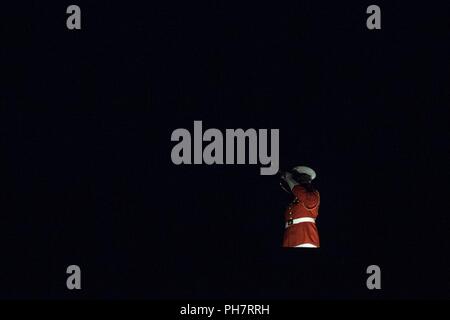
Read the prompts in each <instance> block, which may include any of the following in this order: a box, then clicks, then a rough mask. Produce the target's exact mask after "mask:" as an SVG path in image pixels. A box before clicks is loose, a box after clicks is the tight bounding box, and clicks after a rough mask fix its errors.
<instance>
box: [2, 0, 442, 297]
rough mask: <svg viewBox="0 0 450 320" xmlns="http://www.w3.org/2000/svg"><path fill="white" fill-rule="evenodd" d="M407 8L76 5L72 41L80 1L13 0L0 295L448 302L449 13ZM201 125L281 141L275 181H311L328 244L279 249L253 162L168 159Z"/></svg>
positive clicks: (5, 92)
mask: <svg viewBox="0 0 450 320" xmlns="http://www.w3.org/2000/svg"><path fill="white" fill-rule="evenodd" d="M407 3H408V2H406V1H403V2H400V1H389V2H388V3H386V2H385V1H378V2H377V4H378V5H379V6H380V7H381V9H382V30H379V31H369V30H367V28H366V27H365V20H366V17H367V15H366V14H365V10H366V8H367V6H368V5H370V4H372V3H371V2H368V1H362V2H360V3H359V4H345V5H344V4H342V3H341V2H339V3H335V2H332V1H298V2H295V3H292V2H291V1H289V2H279V1H277V2H275V1H274V2H263V3H260V2H254V3H253V4H247V5H243V4H242V3H240V4H230V3H228V1H214V2H208V3H197V4H194V3H191V2H181V1H180V2H171V1H169V2H167V1H164V2H161V3H153V1H151V2H148V4H147V5H143V4H135V3H132V2H129V1H127V2H118V3H117V4H107V5H106V4H105V1H103V2H102V3H100V2H99V3H96V4H92V3H88V2H87V1H77V4H78V5H79V6H80V7H81V10H82V30H80V31H75V32H73V31H68V30H67V29H66V27H65V20H66V16H67V15H66V14H65V9H66V7H67V6H68V5H69V4H72V3H69V2H67V3H65V2H61V3H58V4H51V5H50V4H41V3H38V2H34V3H33V4H29V5H24V3H23V1H20V3H17V4H15V5H11V4H9V5H8V6H10V7H9V8H4V10H2V13H1V19H0V24H1V31H0V32H1V39H2V41H1V42H2V43H1V51H0V57H1V59H0V60H1V69H0V70H1V73H0V74H1V76H0V81H1V83H0V85H1V90H0V130H1V136H0V148H1V151H0V152H1V154H2V165H1V166H0V175H1V179H0V186H1V191H2V192H1V193H0V228H1V233H0V234H1V236H0V237H1V238H0V239H1V240H2V241H1V245H0V248H1V249H2V250H1V251H2V256H3V258H2V259H1V260H2V261H1V263H0V283H1V286H0V297H2V298H72V297H75V298H80V297H81V298H286V299H297V298H302V299H304V298H450V289H449V288H450V276H449V275H450V261H449V253H448V252H449V250H450V247H449V242H448V238H447V233H448V230H449V227H450V221H449V218H448V213H449V210H448V205H447V203H446V201H447V200H448V190H449V189H448V182H447V181H448V178H449V177H448V159H449V157H448V141H449V132H448V119H449V117H448V116H449V112H448V105H449V98H450V97H449V92H450V90H449V87H450V76H449V75H450V63H449V53H450V47H449V43H450V42H449V40H450V39H449V38H450V30H449V21H450V5H448V4H447V5H444V4H442V3H441V4H440V5H435V4H431V3H428V2H427V3H426V4H421V5H420V6H415V5H413V4H409V5H406V4H407ZM2 8H3V4H2ZM194 120H202V121H203V125H204V127H205V128H211V127H214V128H219V129H221V130H225V128H244V129H246V128H278V129H280V162H281V167H282V168H290V167H291V166H293V165H299V164H307V165H310V166H312V167H313V168H315V169H316V170H317V172H318V179H317V187H318V188H319V190H320V192H321V200H322V203H321V210H320V218H319V220H318V227H319V231H320V236H321V242H322V247H321V248H320V249H319V250H314V251H298V250H294V251H293V250H283V249H282V248H281V241H282V234H283V227H282V226H283V217H282V214H283V210H284V207H285V205H286V204H287V203H288V201H289V200H290V199H289V197H288V196H287V194H283V192H282V190H281V189H280V188H279V185H278V178H277V177H276V176H261V175H259V165H258V166H256V165H241V166H218V165H216V166H206V165H203V166H175V165H173V164H172V162H171V160H170V151H171V148H172V146H173V145H174V143H172V142H171V141H170V135H171V133H172V131H173V130H174V129H176V128H180V127H182V128H187V129H190V130H192V127H193V121H194ZM70 264H78V265H80V267H81V269H82V272H83V280H82V281H83V290H82V291H81V292H69V291H68V290H67V289H66V288H65V281H66V274H65V268H66V267H67V266H68V265H70ZM371 264H377V265H379V266H380V267H381V269H382V287H383V289H382V290H381V291H379V292H372V291H369V290H367V289H366V286H365V281H366V278H367V275H366V274H365V270H366V267H367V266H369V265H371Z"/></svg>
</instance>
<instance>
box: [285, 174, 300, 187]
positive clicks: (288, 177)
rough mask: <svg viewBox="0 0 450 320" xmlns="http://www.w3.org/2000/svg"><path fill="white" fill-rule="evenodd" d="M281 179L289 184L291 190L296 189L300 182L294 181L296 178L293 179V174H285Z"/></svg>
mask: <svg viewBox="0 0 450 320" xmlns="http://www.w3.org/2000/svg"><path fill="white" fill-rule="evenodd" d="M281 178H282V179H283V180H284V181H286V183H287V184H288V186H289V188H291V190H292V189H294V187H295V186H296V185H298V182H297V181H295V180H294V178H293V177H292V174H291V173H290V172H285V173H283V174H282V175H281Z"/></svg>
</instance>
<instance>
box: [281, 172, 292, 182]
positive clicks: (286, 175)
mask: <svg viewBox="0 0 450 320" xmlns="http://www.w3.org/2000/svg"><path fill="white" fill-rule="evenodd" d="M281 179H283V180H290V179H292V173H290V172H287V171H286V172H283V173H282V174H281Z"/></svg>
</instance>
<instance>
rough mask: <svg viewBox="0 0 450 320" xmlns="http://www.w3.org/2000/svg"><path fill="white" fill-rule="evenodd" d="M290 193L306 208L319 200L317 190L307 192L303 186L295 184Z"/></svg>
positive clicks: (314, 204)
mask: <svg viewBox="0 0 450 320" xmlns="http://www.w3.org/2000/svg"><path fill="white" fill-rule="evenodd" d="M292 193H293V194H294V196H295V197H297V199H298V200H300V201H301V202H303V204H304V205H305V206H306V207H307V208H313V207H315V206H316V205H317V204H318V202H319V193H318V192H317V191H314V192H308V191H307V190H306V189H305V188H304V187H303V186H301V185H296V186H295V187H294V188H293V189H292Z"/></svg>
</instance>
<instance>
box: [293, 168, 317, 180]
mask: <svg viewBox="0 0 450 320" xmlns="http://www.w3.org/2000/svg"><path fill="white" fill-rule="evenodd" d="M292 171H297V172H298V173H300V174H307V175H308V176H309V177H310V178H311V180H314V179H315V178H316V172H315V171H314V170H313V169H311V168H310V167H306V166H297V167H294V168H293V169H292Z"/></svg>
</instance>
